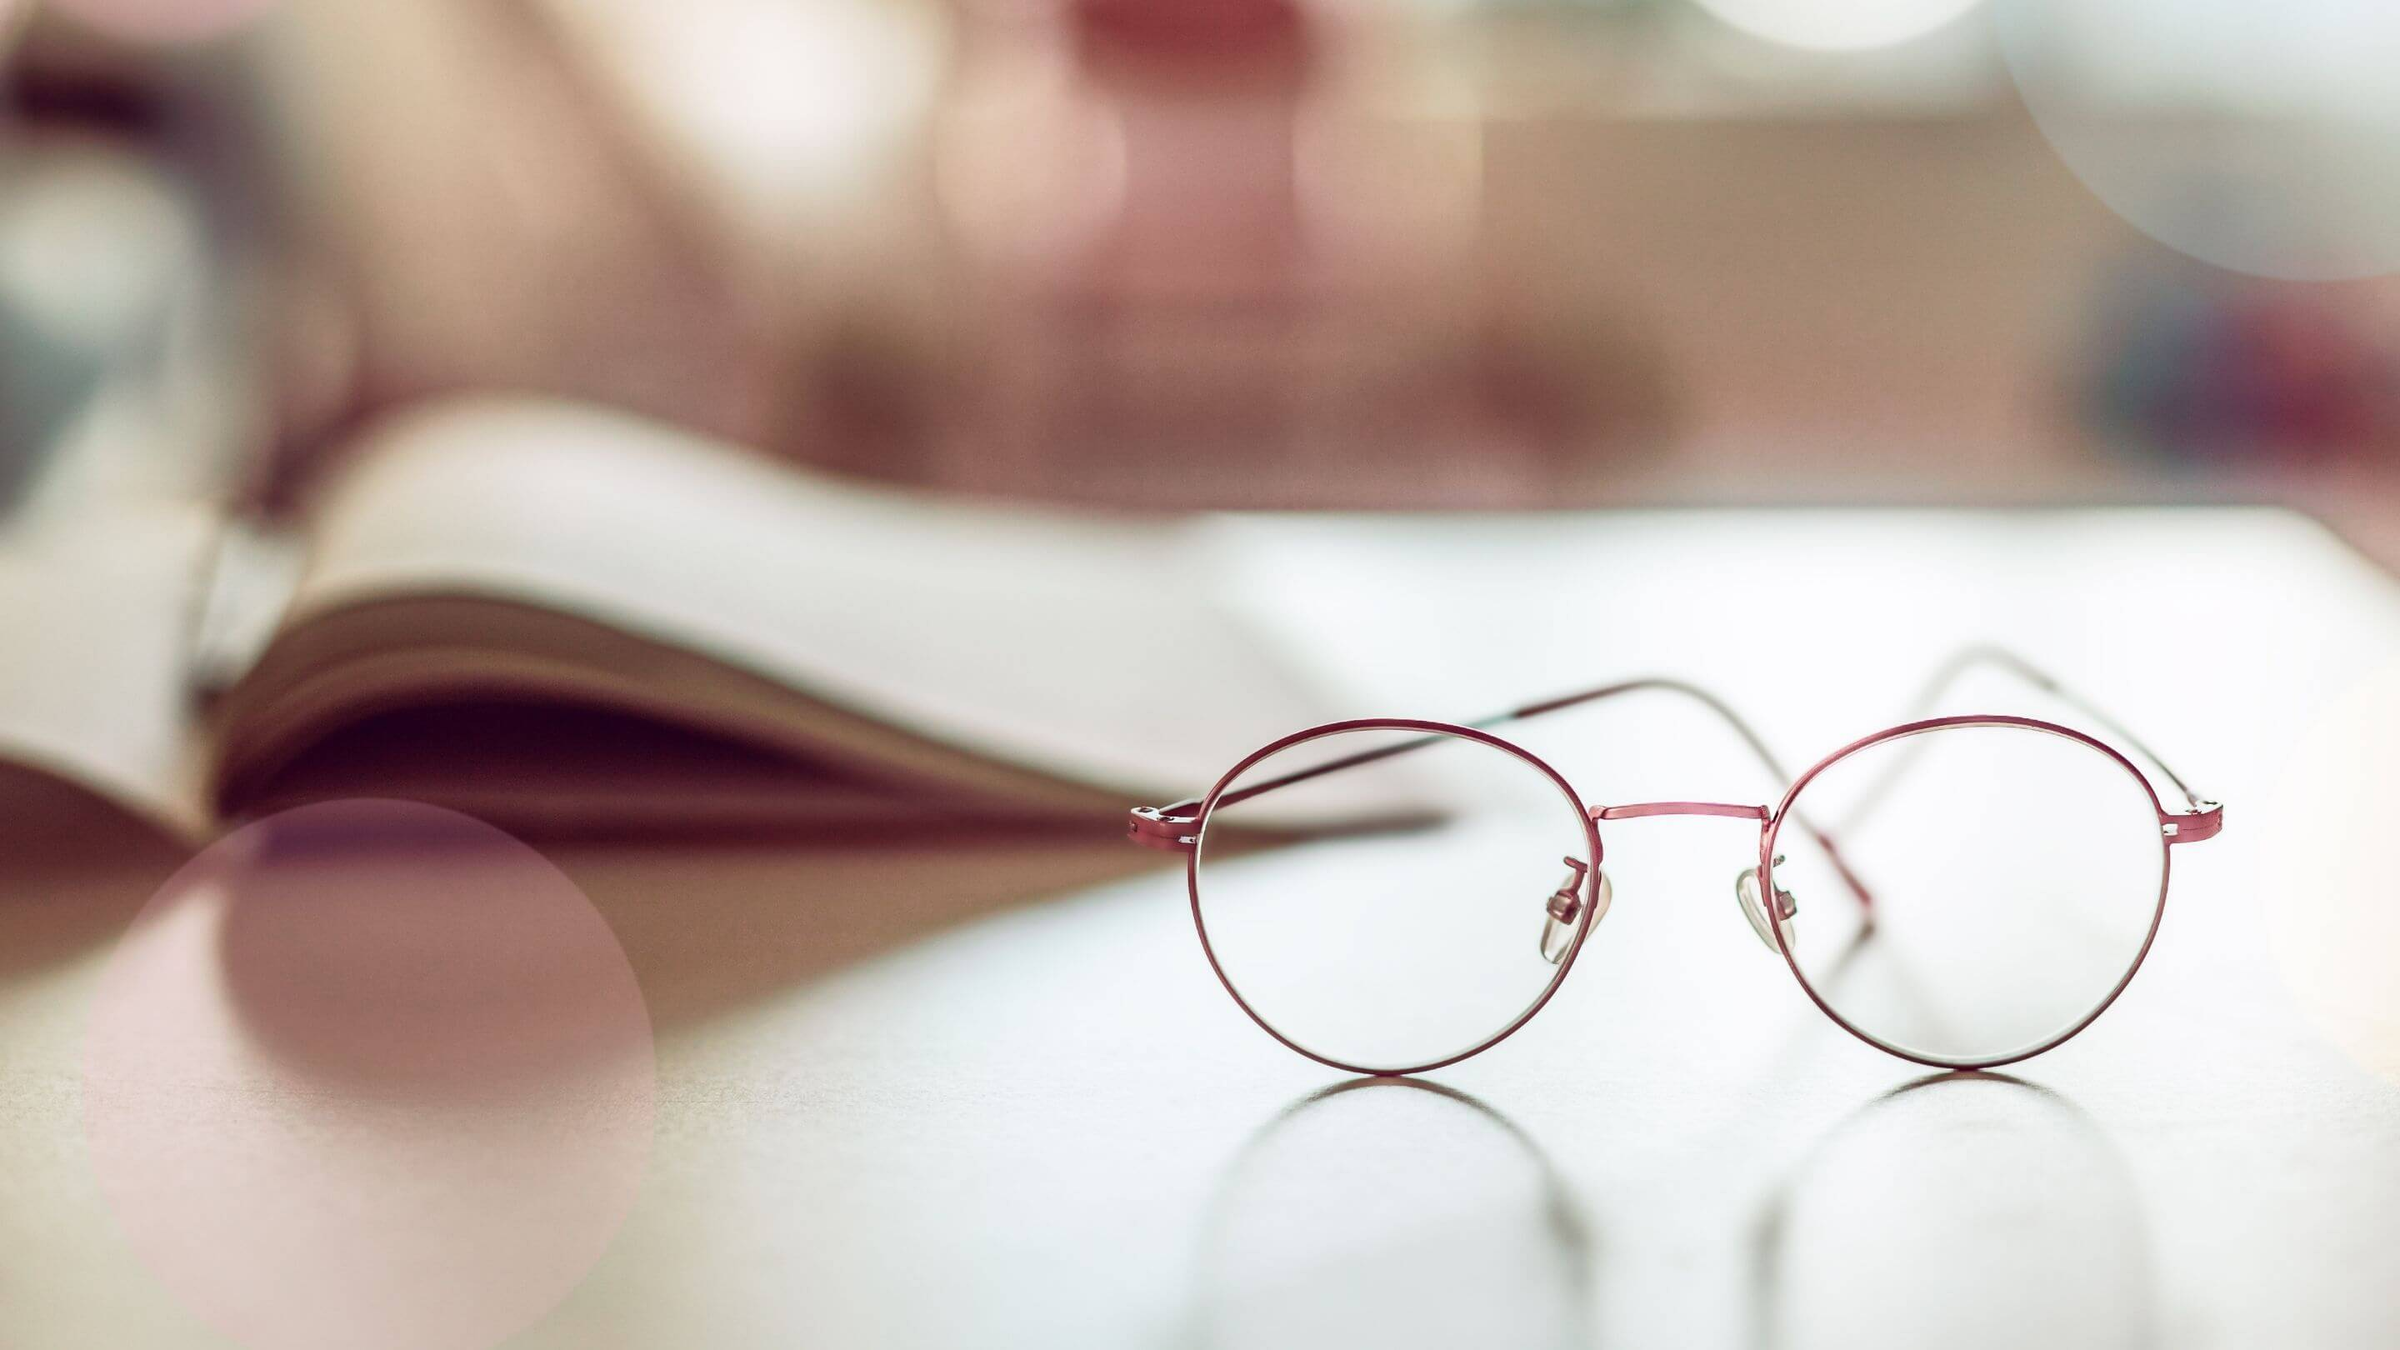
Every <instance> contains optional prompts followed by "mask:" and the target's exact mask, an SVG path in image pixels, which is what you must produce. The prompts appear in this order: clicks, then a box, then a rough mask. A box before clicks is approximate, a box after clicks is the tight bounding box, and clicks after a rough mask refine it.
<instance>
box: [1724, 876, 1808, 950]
mask: <svg viewBox="0 0 2400 1350" xmlns="http://www.w3.org/2000/svg"><path fill="white" fill-rule="evenodd" d="M1775 861H1776V862H1778V863H1780V862H1782V861H1783V857H1782V855H1780V854H1778V855H1776V858H1775ZM1733 898H1734V899H1736V900H1739V901H1740V902H1741V904H1742V917H1743V918H1745V919H1748V920H1749V921H1750V931H1751V932H1753V933H1756V934H1758V940H1759V942H1760V943H1761V944H1762V945H1764V946H1765V947H1766V949H1767V950H1768V951H1771V952H1778V953H1780V952H1781V951H1782V948H1780V947H1778V946H1776V945H1775V934H1774V932H1773V931H1772V930H1770V929H1769V928H1768V927H1767V913H1766V910H1765V909H1763V908H1761V907H1760V905H1759V903H1758V869H1757V868H1755V867H1745V868H1743V869H1742V870H1741V871H1740V872H1739V873H1736V874H1735V876H1734V878H1733ZM1799 912H1800V905H1799V902H1797V901H1795V900H1793V899H1792V893H1791V892H1790V891H1787V890H1785V889H1784V888H1782V887H1781V886H1778V887H1776V888H1775V913H1776V916H1777V917H1778V918H1780V919H1782V920H1783V931H1784V934H1785V938H1784V940H1785V941H1787V942H1788V941H1790V940H1791V938H1792V936H1793V935H1794V934H1795V932H1796V930H1797V928H1798V925H1797V924H1796V923H1794V922H1793V917H1792V916H1794V915H1796V914H1798V913H1799Z"/></svg>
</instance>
